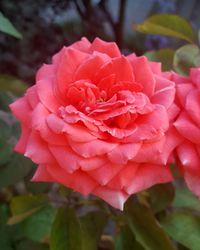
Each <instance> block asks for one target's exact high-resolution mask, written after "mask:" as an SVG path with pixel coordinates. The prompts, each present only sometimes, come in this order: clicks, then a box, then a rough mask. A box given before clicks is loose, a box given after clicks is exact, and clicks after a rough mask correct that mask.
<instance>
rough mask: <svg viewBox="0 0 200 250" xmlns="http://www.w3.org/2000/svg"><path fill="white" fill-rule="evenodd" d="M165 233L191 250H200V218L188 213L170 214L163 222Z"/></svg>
mask: <svg viewBox="0 0 200 250" xmlns="http://www.w3.org/2000/svg"><path fill="white" fill-rule="evenodd" d="M161 224H162V226H163V228H164V229H165V231H166V232H167V233H168V234H169V235H170V236H171V237H172V238H173V239H174V240H176V241H178V242H179V243H181V244H182V245H184V246H186V247H188V248H189V249H191V250H199V246H200V216H199V215H197V214H192V213H191V212H187V211H177V212H173V213H171V214H169V215H168V216H167V217H165V219H164V220H163V221H162V222H161Z"/></svg>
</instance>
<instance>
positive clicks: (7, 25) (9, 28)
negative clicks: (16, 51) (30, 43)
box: [0, 12, 22, 39]
mask: <svg viewBox="0 0 200 250" xmlns="http://www.w3.org/2000/svg"><path fill="white" fill-rule="evenodd" d="M0 31H1V32H4V33H6V34H9V35H11V36H14V37H15V38H18V39H21V38H22V35H21V34H20V33H19V31H17V30H16V28H15V27H14V26H13V25H12V23H11V22H10V21H9V20H8V18H6V17H5V16H4V15H3V14H2V13H1V12H0Z"/></svg>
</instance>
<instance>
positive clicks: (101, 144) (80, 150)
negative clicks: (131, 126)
mask: <svg viewBox="0 0 200 250" xmlns="http://www.w3.org/2000/svg"><path fill="white" fill-rule="evenodd" d="M69 144H70V146H71V148H72V149H73V151H74V152H76V153H77V154H78V155H80V156H82V157H85V158H88V157H94V156H98V155H104V154H106V153H109V152H110V151H112V150H113V149H114V148H115V147H117V145H118V144H117V143H114V142H113V143H112V142H107V141H103V140H99V139H96V140H94V141H89V142H85V143H79V142H75V141H72V140H69Z"/></svg>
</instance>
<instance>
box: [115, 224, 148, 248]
mask: <svg viewBox="0 0 200 250" xmlns="http://www.w3.org/2000/svg"><path fill="white" fill-rule="evenodd" d="M130 249H137V250H144V248H143V247H142V246H141V245H140V244H139V243H138V242H137V241H136V239H135V237H134V234H133V233H132V231H131V229H130V228H129V227H128V226H127V225H124V226H123V227H122V228H121V230H120V232H119V233H118V234H117V235H116V236H115V250H130Z"/></svg>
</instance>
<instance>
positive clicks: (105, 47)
mask: <svg viewBox="0 0 200 250" xmlns="http://www.w3.org/2000/svg"><path fill="white" fill-rule="evenodd" d="M89 51H91V52H93V51H99V52H101V53H105V54H106V55H109V56H110V57H119V56H120V55H121V53H120V51H119V48H118V47H117V44H116V43H114V42H105V41H103V40H101V39H100V38H95V39H94V41H93V42H92V45H91V47H90V50H89Z"/></svg>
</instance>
